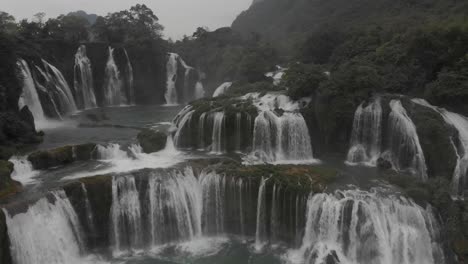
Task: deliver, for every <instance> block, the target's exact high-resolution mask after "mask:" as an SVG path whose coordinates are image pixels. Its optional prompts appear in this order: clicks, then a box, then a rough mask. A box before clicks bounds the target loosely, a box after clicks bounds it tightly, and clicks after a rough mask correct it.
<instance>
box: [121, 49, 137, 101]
mask: <svg viewBox="0 0 468 264" xmlns="http://www.w3.org/2000/svg"><path fill="white" fill-rule="evenodd" d="M123 51H124V54H125V59H126V61H127V63H126V64H125V84H126V85H125V86H126V97H127V104H130V105H133V104H135V86H134V84H133V67H132V63H131V62H130V58H129V57H128V53H127V50H126V49H123Z"/></svg>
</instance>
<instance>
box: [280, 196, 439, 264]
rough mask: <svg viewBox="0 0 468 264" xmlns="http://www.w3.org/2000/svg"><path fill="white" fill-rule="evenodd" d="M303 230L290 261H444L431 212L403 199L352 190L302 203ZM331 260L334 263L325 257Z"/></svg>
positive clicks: (407, 263)
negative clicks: (305, 207) (297, 246)
mask: <svg viewBox="0 0 468 264" xmlns="http://www.w3.org/2000/svg"><path fill="white" fill-rule="evenodd" d="M306 218H307V220H306V226H305V234H304V237H303V239H302V245H301V247H300V249H298V250H293V251H291V252H290V253H289V254H288V255H289V259H290V260H292V261H291V262H293V263H382V264H393V263H401V264H410V263H411V264H418V263H419V264H430V263H444V262H445V260H444V256H443V254H442V250H441V248H440V247H439V245H438V243H437V242H438V241H436V240H437V235H438V230H437V226H436V225H435V223H436V222H435V220H434V216H433V215H432V213H431V210H424V209H423V208H421V207H419V206H418V205H416V204H415V203H413V202H412V201H410V200H407V199H405V198H403V197H384V196H382V195H380V194H377V193H369V192H364V191H358V190H349V191H338V192H336V193H335V194H316V195H313V196H310V198H309V199H308V201H307V214H306ZM331 260H334V261H331Z"/></svg>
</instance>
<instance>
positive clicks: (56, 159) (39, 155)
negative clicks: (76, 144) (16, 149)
mask: <svg viewBox="0 0 468 264" xmlns="http://www.w3.org/2000/svg"><path fill="white" fill-rule="evenodd" d="M28 160H29V161H30V162H31V163H32V165H33V167H34V169H36V170H44V169H48V168H52V167H57V166H62V165H66V164H69V163H72V162H73V161H74V158H73V147H72V146H65V147H60V148H56V149H50V150H40V151H36V152H34V153H32V154H30V155H29V156H28Z"/></svg>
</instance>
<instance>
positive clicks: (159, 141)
mask: <svg viewBox="0 0 468 264" xmlns="http://www.w3.org/2000/svg"><path fill="white" fill-rule="evenodd" d="M137 138H138V142H139V143H140V146H141V147H142V148H143V151H144V152H145V153H148V154H149V153H153V152H158V151H160V150H163V149H164V148H165V147H166V142H167V136H166V134H165V133H164V132H161V131H154V130H151V129H145V130H143V131H141V132H140V133H139V134H138V136H137Z"/></svg>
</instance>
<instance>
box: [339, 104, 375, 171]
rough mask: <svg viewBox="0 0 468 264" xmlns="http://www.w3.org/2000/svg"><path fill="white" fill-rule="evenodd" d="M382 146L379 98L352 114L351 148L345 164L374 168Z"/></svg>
mask: <svg viewBox="0 0 468 264" xmlns="http://www.w3.org/2000/svg"><path fill="white" fill-rule="evenodd" d="M381 144H382V106H381V104H380V98H376V99H374V100H373V101H372V102H371V103H370V104H369V105H367V106H366V107H364V103H362V104H361V105H360V106H359V107H358V108H357V110H356V113H355V114H354V123H353V132H352V136H351V147H350V149H349V151H348V156H347V160H346V161H347V163H349V164H356V163H363V164H366V165H370V166H375V165H376V164H377V160H378V158H379V157H380V153H381Z"/></svg>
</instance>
